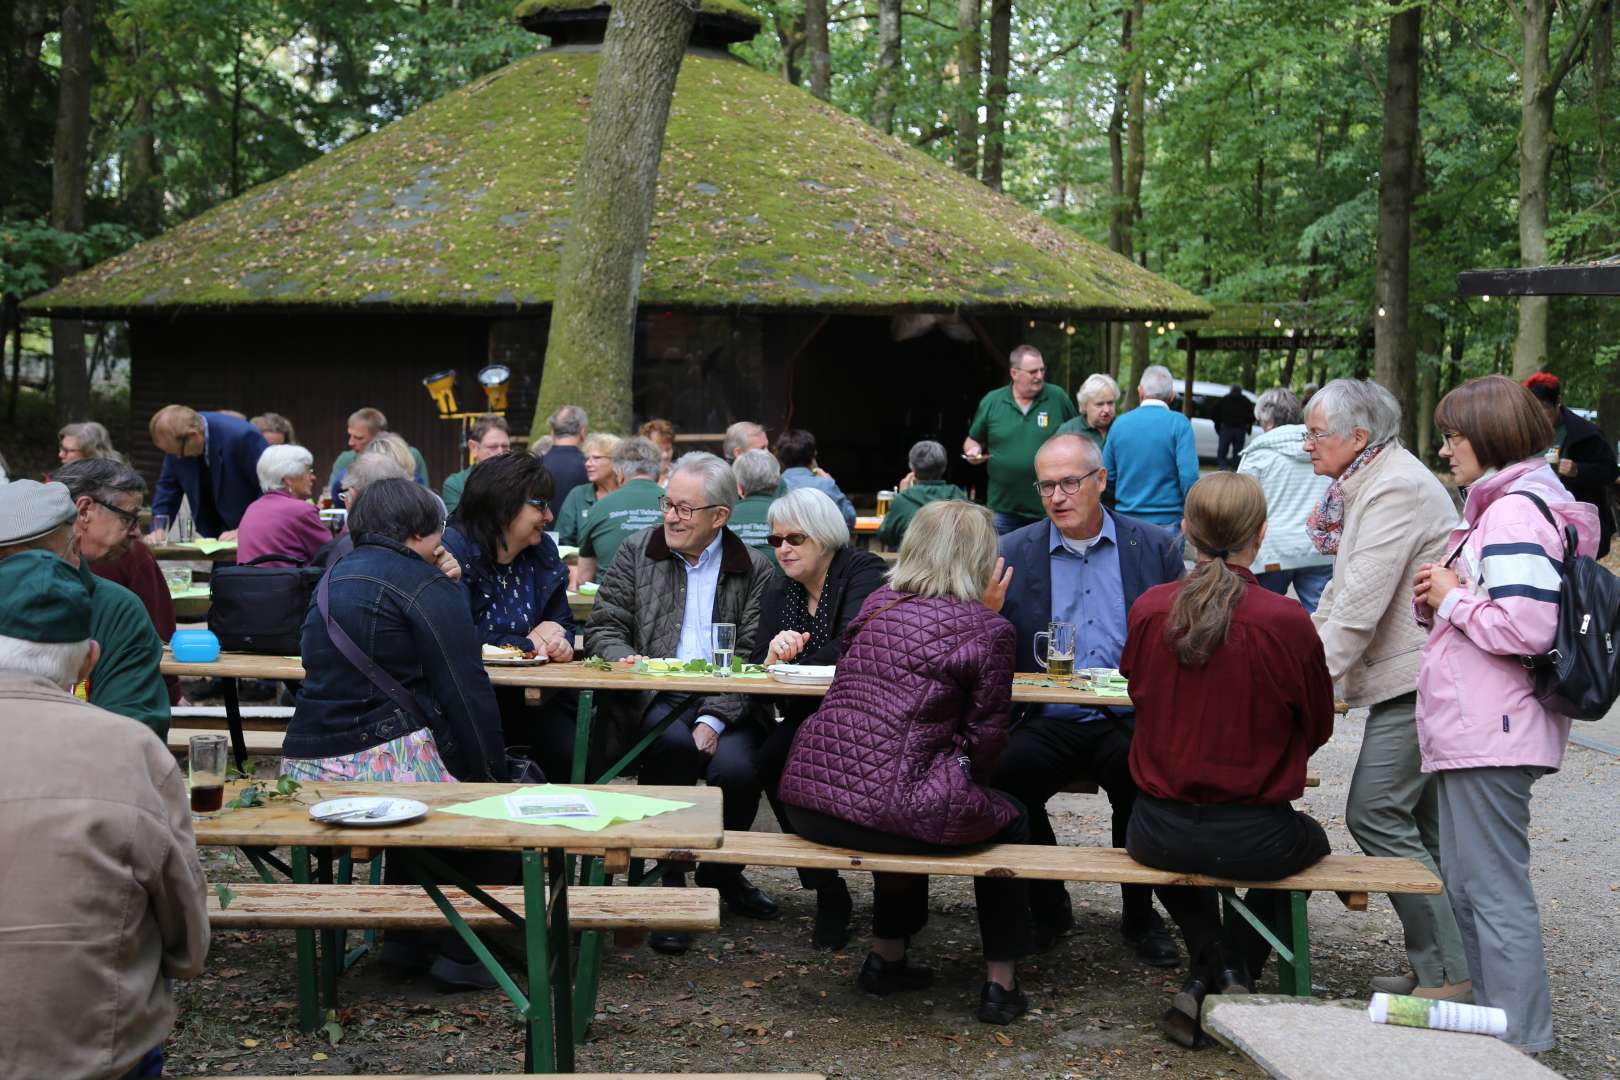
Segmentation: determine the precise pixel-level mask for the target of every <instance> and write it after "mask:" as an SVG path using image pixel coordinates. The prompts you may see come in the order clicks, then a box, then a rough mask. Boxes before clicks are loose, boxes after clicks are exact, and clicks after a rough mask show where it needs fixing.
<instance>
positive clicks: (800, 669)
mask: <svg viewBox="0 0 1620 1080" xmlns="http://www.w3.org/2000/svg"><path fill="white" fill-rule="evenodd" d="M765 670H767V671H769V672H770V673H771V678H773V679H775V680H776V681H777V682H783V683H788V684H789V685H792V686H827V685H829V684H830V683H831V682H832V681H833V673H834V672H835V671H837V670H838V669H837V668H836V667H835V666H834V665H832V664H772V665H771V666H770V667H768V668H766V669H765Z"/></svg>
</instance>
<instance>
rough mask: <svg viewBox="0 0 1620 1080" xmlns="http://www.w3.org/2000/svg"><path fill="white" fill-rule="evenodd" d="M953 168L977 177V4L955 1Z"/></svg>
mask: <svg viewBox="0 0 1620 1080" xmlns="http://www.w3.org/2000/svg"><path fill="white" fill-rule="evenodd" d="M956 29H957V32H958V34H959V35H960V36H959V37H958V38H957V42H956V77H957V91H958V95H957V104H956V168H957V171H958V172H964V173H967V174H968V175H969V176H972V177H975V178H976V177H977V176H978V175H979V98H980V96H981V94H982V89H983V88H982V87H981V86H980V83H981V81H982V80H981V79H980V75H981V73H982V70H983V65H982V63H981V62H980V60H979V50H980V38H981V37H982V35H981V34H980V33H979V0H956Z"/></svg>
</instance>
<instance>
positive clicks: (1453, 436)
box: [1440, 431, 1468, 446]
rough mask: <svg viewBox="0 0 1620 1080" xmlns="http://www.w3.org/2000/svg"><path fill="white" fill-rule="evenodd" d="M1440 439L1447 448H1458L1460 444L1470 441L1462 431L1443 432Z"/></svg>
mask: <svg viewBox="0 0 1620 1080" xmlns="http://www.w3.org/2000/svg"><path fill="white" fill-rule="evenodd" d="M1440 438H1441V440H1442V441H1444V442H1445V444H1446V445H1447V446H1456V445H1457V444H1458V443H1460V442H1467V441H1468V436H1466V435H1464V434H1463V433H1462V432H1460V431H1442V432H1441V433H1440Z"/></svg>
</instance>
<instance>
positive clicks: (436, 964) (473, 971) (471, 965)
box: [428, 953, 500, 991]
mask: <svg viewBox="0 0 1620 1080" xmlns="http://www.w3.org/2000/svg"><path fill="white" fill-rule="evenodd" d="M428 974H429V975H431V976H432V977H433V981H434V982H435V983H437V984H438V986H439V989H441V990H445V991H456V990H493V989H494V988H495V987H496V986H498V985H500V984H499V983H497V982H496V981H495V976H493V975H491V974H490V973H489V969H488V968H486V967H485V966H484V965H483V964H481V963H479V962H478V961H477V960H476V959H474V960H458V959H456V958H454V957H451V956H447V955H445V954H444V953H440V954H439V955H438V956H437V957H436V958H435V959H434V961H433V966H432V967H430V968H428Z"/></svg>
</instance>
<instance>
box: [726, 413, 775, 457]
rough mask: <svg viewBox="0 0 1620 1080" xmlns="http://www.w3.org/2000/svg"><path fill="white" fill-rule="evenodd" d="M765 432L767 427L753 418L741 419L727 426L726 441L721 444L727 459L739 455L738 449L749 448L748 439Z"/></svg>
mask: <svg viewBox="0 0 1620 1080" xmlns="http://www.w3.org/2000/svg"><path fill="white" fill-rule="evenodd" d="M763 434H765V429H764V428H762V427H760V426H759V425H758V424H756V423H754V422H753V421H752V420H739V421H737V422H736V423H735V424H732V425H731V426H730V427H728V428H726V437H725V442H723V443H722V444H721V448H720V449H721V453H722V455H723V456H724V457H725V459H726V460H727V461H731V460H732V459H734V458H736V457H737V451H739V450H744V449H747V447H748V440H749V439H752V438H753V437H754V436H755V435H763Z"/></svg>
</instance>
